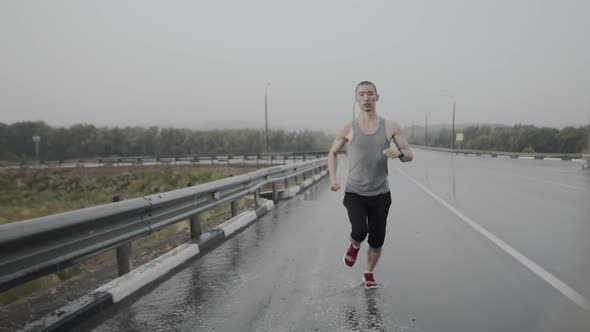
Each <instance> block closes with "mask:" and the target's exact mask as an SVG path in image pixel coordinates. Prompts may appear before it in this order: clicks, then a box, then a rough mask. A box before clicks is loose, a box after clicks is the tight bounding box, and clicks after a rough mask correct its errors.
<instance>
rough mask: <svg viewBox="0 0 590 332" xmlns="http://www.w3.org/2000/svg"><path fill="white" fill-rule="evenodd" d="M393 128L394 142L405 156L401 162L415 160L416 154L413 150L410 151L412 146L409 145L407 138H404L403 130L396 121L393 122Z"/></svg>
mask: <svg viewBox="0 0 590 332" xmlns="http://www.w3.org/2000/svg"><path fill="white" fill-rule="evenodd" d="M392 127H393V128H392V129H393V136H392V139H393V142H394V143H395V145H396V146H397V149H398V150H399V151H400V152H401V153H403V154H404V156H403V157H402V158H400V160H401V161H403V162H407V161H412V160H413V159H414V154H413V153H412V149H410V144H408V141H406V138H405V137H404V134H403V132H402V128H401V127H400V125H399V124H398V123H397V122H395V121H392Z"/></svg>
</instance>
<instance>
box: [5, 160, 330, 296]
mask: <svg viewBox="0 0 590 332" xmlns="http://www.w3.org/2000/svg"><path fill="white" fill-rule="evenodd" d="M326 166H327V158H319V159H314V160H310V161H302V162H297V163H293V164H287V165H282V166H272V167H268V168H264V169H259V170H257V171H254V172H251V173H247V174H242V175H238V176H233V177H229V178H224V179H220V180H216V181H212V182H209V183H204V184H200V185H196V186H192V187H188V188H183V189H178V190H173V191H169V192H164V193H159V194H154V195H149V196H145V197H140V198H132V199H128V200H124V201H120V202H114V203H109V204H104V205H99V206H94V207H89V208H85V209H80V210H75V211H70V212H65V213H60V214H55V215H50V216H46V217H41V218H35V219H30V220H24V221H18V222H13V223H9V224H5V225H0V253H1V254H0V292H2V291H4V290H7V289H10V288H12V287H15V286H17V285H20V284H22V283H25V282H27V281H30V280H33V279H35V278H38V277H41V276H44V275H47V274H50V273H54V272H58V271H60V270H62V269H63V268H65V267H67V266H70V265H72V264H75V263H77V262H80V261H83V260H85V259H88V258H91V257H93V256H96V255H98V254H100V253H102V252H105V251H107V250H109V249H113V248H117V250H118V252H117V255H118V256H119V250H121V252H122V254H123V255H122V256H123V257H124V256H125V255H124V254H125V252H124V251H125V248H129V247H130V241H131V240H134V239H137V238H139V237H142V236H145V235H148V234H150V233H153V232H155V231H158V230H160V229H162V228H164V227H166V226H169V225H172V224H175V223H177V222H180V221H182V220H186V219H190V220H191V234H192V235H193V237H198V236H199V235H200V232H201V230H200V223H199V217H198V216H199V214H200V213H201V212H204V211H207V210H210V209H213V208H215V207H218V206H220V205H223V204H227V203H231V206H232V209H231V210H232V214H233V215H236V214H237V213H238V208H237V207H238V204H237V203H238V200H239V199H240V198H242V197H244V196H246V195H252V194H253V195H254V198H255V202H256V203H257V204H258V202H259V194H260V189H261V188H262V187H263V186H265V185H269V184H270V185H272V188H273V194H272V198H273V200H275V202H276V201H278V197H279V195H278V186H277V183H278V182H280V181H285V179H288V178H291V177H299V176H301V175H303V177H304V178H305V177H308V176H310V175H313V174H316V173H319V172H321V171H323V170H325V169H326ZM119 264H120V265H119V271H120V272H121V270H123V271H125V266H121V264H124V263H121V260H119ZM120 274H121V273H120Z"/></svg>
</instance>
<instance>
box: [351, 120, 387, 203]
mask: <svg viewBox="0 0 590 332" xmlns="http://www.w3.org/2000/svg"><path fill="white" fill-rule="evenodd" d="M352 133H353V134H352V140H351V141H350V142H349V143H348V146H347V147H346V149H347V151H348V160H349V166H348V179H347V181H346V188H345V189H344V191H346V192H350V193H355V194H359V195H363V196H375V195H380V194H384V193H387V192H388V191H389V182H388V181H387V175H388V172H387V156H385V155H384V154H383V150H385V149H387V148H389V146H390V145H389V144H390V143H389V141H388V140H387V134H386V132H385V119H383V118H382V117H379V129H377V131H376V132H375V133H374V134H370V135H367V134H365V133H363V131H362V130H361V128H360V126H359V124H358V122H357V120H356V119H355V120H353V121H352Z"/></svg>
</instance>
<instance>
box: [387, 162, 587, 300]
mask: <svg viewBox="0 0 590 332" xmlns="http://www.w3.org/2000/svg"><path fill="white" fill-rule="evenodd" d="M397 170H398V171H399V172H400V173H402V174H403V175H404V176H405V177H407V178H408V179H409V180H410V181H412V182H413V183H414V184H415V185H417V186H418V187H419V188H420V189H422V190H423V191H424V192H426V193H427V194H428V195H430V196H431V197H432V198H434V199H435V200H436V201H437V202H439V203H440V204H441V205H443V206H444V207H446V208H447V209H448V210H449V211H451V212H452V213H453V214H455V215H456V216H457V217H459V219H461V220H462V221H464V222H465V223H466V224H468V225H469V226H471V227H473V228H474V229H475V230H476V231H478V232H479V233H480V234H482V235H483V236H485V237H486V238H487V239H488V240H490V241H492V242H493V243H494V244H495V245H497V246H498V247H499V248H500V249H502V250H504V251H505V252H506V253H508V254H509V255H510V256H512V257H514V259H516V260H517V261H519V262H520V263H521V264H523V265H524V266H526V267H527V268H528V269H529V270H531V271H532V272H533V273H535V274H536V275H538V276H539V277H541V279H543V280H545V281H546V282H547V283H549V284H550V285H551V286H553V288H555V289H556V290H558V291H559V292H560V293H561V294H563V295H565V296H566V297H567V298H569V299H570V300H572V301H573V302H574V303H576V304H577V305H578V306H580V307H581V308H582V309H584V310H586V311H590V301H588V299H586V298H585V297H584V296H583V295H581V294H580V293H578V292H577V291H575V290H574V289H573V288H571V287H570V286H568V285H566V284H565V283H564V282H563V281H561V280H559V279H557V277H555V276H554V275H552V274H551V273H549V272H547V271H546V270H545V269H543V268H542V267H541V266H539V265H538V264H537V263H535V262H533V261H532V260H530V259H528V258H527V257H526V256H524V255H523V254H521V253H519V252H518V251H516V249H514V248H512V247H511V246H510V245H508V244H507V243H506V242H504V241H502V240H501V239H500V238H498V237H497V236H495V235H494V234H492V233H490V232H489V231H488V230H486V229H485V228H483V227H481V226H480V225H479V224H478V223H476V222H475V221H473V220H472V219H471V218H469V217H467V216H466V215H464V214H463V213H462V212H461V211H459V210H457V209H456V208H455V207H454V206H452V205H451V204H449V203H447V202H446V201H445V200H443V199H442V198H440V197H439V196H438V195H436V194H435V193H433V192H432V191H431V190H430V189H428V188H426V187H425V186H424V185H422V184H421V183H420V182H418V181H416V180H415V179H414V178H412V177H411V176H409V175H408V174H407V173H406V172H404V171H403V170H402V169H400V168H398V169H397Z"/></svg>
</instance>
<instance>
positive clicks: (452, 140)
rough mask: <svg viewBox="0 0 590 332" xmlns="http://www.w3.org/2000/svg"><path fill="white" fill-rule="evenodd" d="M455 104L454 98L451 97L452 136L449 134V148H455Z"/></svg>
mask: <svg viewBox="0 0 590 332" xmlns="http://www.w3.org/2000/svg"><path fill="white" fill-rule="evenodd" d="M455 104H456V103H455V98H453V133H452V135H453V136H451V150H454V149H455Z"/></svg>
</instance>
